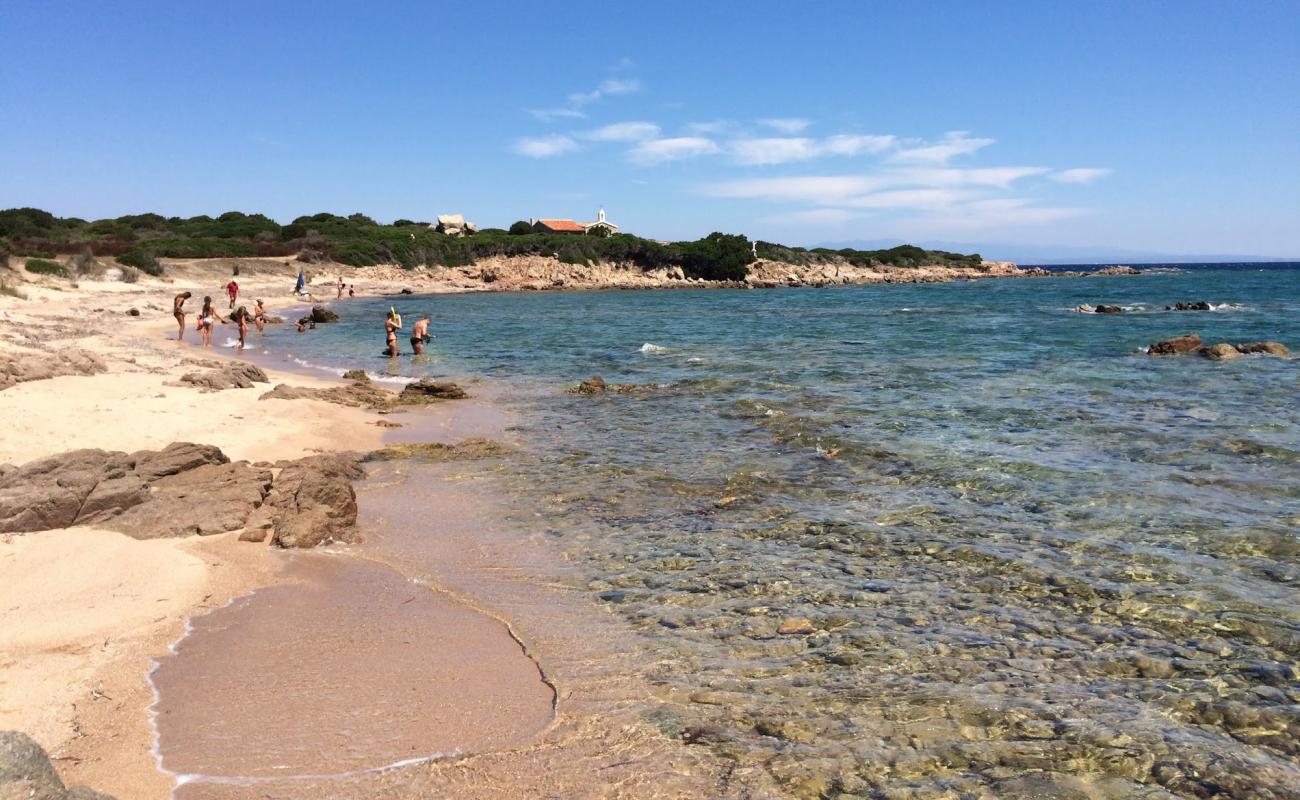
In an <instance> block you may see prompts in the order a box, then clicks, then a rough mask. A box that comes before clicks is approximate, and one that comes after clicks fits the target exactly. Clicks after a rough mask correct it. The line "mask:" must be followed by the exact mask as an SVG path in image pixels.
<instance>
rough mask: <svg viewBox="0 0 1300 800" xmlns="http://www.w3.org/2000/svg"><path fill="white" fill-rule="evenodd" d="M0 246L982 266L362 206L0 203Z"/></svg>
mask: <svg viewBox="0 0 1300 800" xmlns="http://www.w3.org/2000/svg"><path fill="white" fill-rule="evenodd" d="M0 246H6V247H9V248H11V249H13V250H14V251H16V252H19V253H28V252H35V251H41V252H47V253H49V254H50V256H53V254H54V253H79V252H87V253H89V254H91V255H92V256H103V255H109V256H115V257H116V258H117V260H118V262H119V263H121V264H125V265H128V266H131V267H134V268H136V269H139V270H141V271H143V272H146V273H148V274H150V275H161V274H162V269H163V267H162V264H161V263H160V262H159V261H158V259H159V258H247V257H254V256H262V257H282V258H291V257H292V258H297V259H298V260H300V261H304V262H319V261H336V262H339V263H343V264H350V265H352V266H358V267H362V266H370V265H374V264H399V265H401V266H402V267H405V268H407V269H411V268H414V267H418V266H425V267H460V266H468V265H471V264H474V263H475V262H476V261H478V260H479V259H484V258H492V257H509V256H528V255H540V256H553V257H555V258H557V259H559V260H560V261H561V262H563V263H566V264H595V263H599V262H616V263H626V264H633V265H635V266H638V267H640V268H642V269H645V270H650V269H661V268H680V269H681V270H682V272H683V273H684V274H686V275H687V276H689V277H695V278H702V279H705V280H743V279H744V278H745V276H746V274H747V273H748V266H749V264H750V263H752V262H753V260H754V255H755V252H756V253H757V255H758V257H759V258H764V259H770V260H774V261H783V262H786V263H792V264H801V265H818V264H846V265H851V266H865V267H871V266H891V267H903V268H907V267H919V266H928V265H940V266H954V267H972V266H979V264H980V257H979V255H974V254H971V255H963V254H960V253H948V252H944V251H939V250H924V249H922V248H919V247H915V246H912V245H902V246H899V247H894V248H890V249H887V250H851V249H842V250H831V249H827V248H813V249H806V248H802V247H790V246H786V245H781V244H775V243H771V242H757V243H754V244H751V242H750V241H749V239H747V238H745V237H744V236H741V235H737V234H726V233H717V232H715V233H711V234H709V235H708V236H705V237H703V238H701V239H698V240H695V241H684V242H658V241H654V240H651V239H643V238H641V237H638V236H634V235H631V234H625V233H619V234H613V235H608V236H572V235H561V234H544V233H536V232H534V231H533V229H532V226H531V225H529V224H528V223H527V222H525V221H523V220H520V221H518V222H515V223H514V224H512V225H511V226H510V228H509V229H508V230H503V229H500V228H488V229H485V230H483V231H480V232H479V233H478V234H476V235H474V236H449V235H446V234H443V233H439V232H437V231H435V230H433V229H432V228H430V227H429V226H428V225H427V224H426V223H421V222H414V221H412V220H408V219H400V220H397V221H396V222H394V223H393V224H391V225H384V224H380V223H379V222H377V221H376V220H374V219H372V218H371V217H368V216H366V215H365V214H351V215H348V216H341V215H337V214H331V213H320V214H311V215H307V216H301V217H298V218H297V219H295V220H293V221H292V222H290V223H289V224H287V225H281V224H280V223H278V222H276V221H275V220H273V219H271V218H270V217H267V216H265V215H263V214H245V213H243V212H239V211H228V212H226V213H224V214H221V215H219V216H216V217H210V216H207V215H200V216H196V217H187V218H182V217H164V216H162V215H161V214H130V215H126V216H122V217H116V218H113V219H101V220H94V221H87V220H84V219H79V218H76V217H56V216H54V215H53V214H51V213H50V212H48V211H43V210H41V209H36V208H11V209H5V210H0Z"/></svg>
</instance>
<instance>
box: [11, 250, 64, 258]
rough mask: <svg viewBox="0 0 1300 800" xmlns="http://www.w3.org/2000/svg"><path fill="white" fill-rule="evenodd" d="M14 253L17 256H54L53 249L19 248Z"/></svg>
mask: <svg viewBox="0 0 1300 800" xmlns="http://www.w3.org/2000/svg"><path fill="white" fill-rule="evenodd" d="M14 255H16V256H18V257H19V258H54V257H55V255H54V251H53V250H19V251H18V252H17V253H14Z"/></svg>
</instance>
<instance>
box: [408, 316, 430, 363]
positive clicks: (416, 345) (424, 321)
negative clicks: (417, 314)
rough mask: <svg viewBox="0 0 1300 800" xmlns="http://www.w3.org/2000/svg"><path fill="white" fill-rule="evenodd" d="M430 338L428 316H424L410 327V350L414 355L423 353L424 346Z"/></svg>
mask: <svg viewBox="0 0 1300 800" xmlns="http://www.w3.org/2000/svg"><path fill="white" fill-rule="evenodd" d="M431 338H432V337H431V336H429V315H428V314H425V315H424V316H423V317H421V318H420V320H419V321H418V322H416V323H415V324H414V325H412V326H411V349H412V350H414V351H415V354H416V355H417V356H418V355H419V354H421V353H423V352H424V345H425V343H426V342H428V341H429V339H431Z"/></svg>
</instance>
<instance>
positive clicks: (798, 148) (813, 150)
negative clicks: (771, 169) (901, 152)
mask: <svg viewBox="0 0 1300 800" xmlns="http://www.w3.org/2000/svg"><path fill="white" fill-rule="evenodd" d="M894 141H895V139H894V137H893V136H851V135H843V134H841V135H838V136H831V137H829V138H826V139H809V138H804V137H767V138H761V139H736V140H734V141H732V142H731V143H730V144H729V148H730V151H731V155H732V158H733V159H734V160H735V161H736V162H737V163H739V164H749V165H755V166H760V165H770V164H788V163H790V162H792V161H807V160H809V159H813V158H821V157H823V156H856V155H860V154H863V153H879V152H881V151H883V150H887V149H889V148H890V147H892V146H893V144H894Z"/></svg>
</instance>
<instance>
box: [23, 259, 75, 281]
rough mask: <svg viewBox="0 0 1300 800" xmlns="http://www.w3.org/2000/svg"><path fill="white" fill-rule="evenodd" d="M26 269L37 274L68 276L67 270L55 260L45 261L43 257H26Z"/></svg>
mask: <svg viewBox="0 0 1300 800" xmlns="http://www.w3.org/2000/svg"><path fill="white" fill-rule="evenodd" d="M27 271H28V272H34V273H36V274H37V275H58V276H59V277H61V278H66V277H68V270H67V269H66V268H64V266H63V265H62V264H60V263H59V262H57V261H46V260H45V259H43V258H29V259H27Z"/></svg>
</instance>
